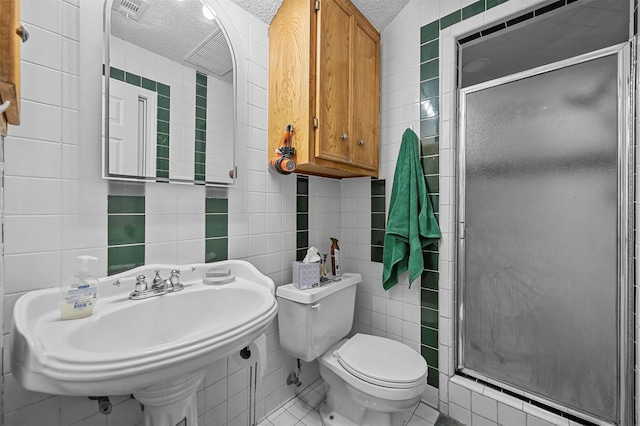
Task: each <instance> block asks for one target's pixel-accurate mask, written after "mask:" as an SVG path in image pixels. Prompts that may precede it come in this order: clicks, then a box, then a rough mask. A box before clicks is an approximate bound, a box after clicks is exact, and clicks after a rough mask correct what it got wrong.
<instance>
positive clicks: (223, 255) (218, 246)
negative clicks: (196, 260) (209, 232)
mask: <svg viewBox="0 0 640 426" xmlns="http://www.w3.org/2000/svg"><path fill="white" fill-rule="evenodd" d="M204 250H205V253H204V261H205V262H206V263H210V262H218V261H220V260H227V259H229V239H228V238H211V239H208V240H204Z"/></svg>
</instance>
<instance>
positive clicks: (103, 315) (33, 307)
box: [11, 260, 277, 396]
mask: <svg viewBox="0 0 640 426" xmlns="http://www.w3.org/2000/svg"><path fill="white" fill-rule="evenodd" d="M191 266H192V267H193V268H194V270H193V271H191V272H185V273H183V274H182V276H181V282H182V284H184V286H185V288H184V290H182V291H179V292H175V293H169V294H165V295H162V296H157V297H151V298H149V299H144V300H130V299H129V298H128V295H129V293H130V292H131V291H132V290H133V283H132V282H131V279H129V277H132V276H136V275H139V274H144V275H145V276H146V277H147V278H149V277H153V275H154V270H156V269H160V271H161V275H162V276H163V277H166V276H168V272H169V271H170V270H171V269H174V268H175V266H172V265H148V266H142V267H139V268H136V269H134V270H131V271H127V272H125V273H122V274H119V275H114V276H111V277H107V278H102V279H100V280H99V281H100V298H99V299H98V303H97V305H96V308H95V310H94V313H93V315H92V316H89V317H86V318H81V319H76V320H66V321H64V320H61V319H60V310H59V308H58V290H57V289H47V290H39V291H34V292H31V293H28V294H26V295H24V296H23V297H21V298H20V299H19V300H18V301H17V303H16V305H15V309H14V316H13V324H12V339H13V345H12V353H11V367H12V372H13V374H14V376H15V377H16V379H17V380H18V382H19V383H20V384H21V385H22V386H23V387H24V388H26V389H28V390H32V391H37V392H46V393H52V394H58V395H80V396H99V395H123V394H130V393H133V394H134V395H135V393H136V392H137V391H144V390H147V389H149V388H154V387H156V388H157V387H158V386H161V385H162V383H164V382H171V381H172V380H176V379H178V380H179V379H180V378H184V377H187V376H189V375H193V374H194V373H198V374H200V372H202V371H203V370H204V369H205V368H206V367H207V366H208V365H209V364H211V363H212V362H214V361H215V360H217V359H220V358H226V357H228V356H230V355H231V354H233V353H235V352H236V351H239V350H240V349H242V348H243V347H245V346H248V345H249V344H250V343H251V342H252V341H254V340H255V339H256V338H257V337H258V336H259V335H260V334H262V333H263V332H264V330H265V329H266V327H267V326H268V325H269V323H271V321H272V320H273V318H274V317H275V315H276V313H277V304H276V299H275V296H274V293H275V286H274V284H273V281H272V280H271V279H269V278H268V277H266V276H264V275H262V274H261V273H260V272H259V271H258V270H257V269H256V268H255V267H254V266H253V265H251V264H250V263H248V262H245V261H240V260H228V261H222V262H216V263H215V264H210V263H209V264H197V265H191ZM212 266H215V267H225V268H230V269H231V270H232V271H233V272H234V273H235V275H236V277H235V280H234V281H232V282H229V283H225V284H218V285H209V284H204V283H203V280H202V277H203V275H204V274H205V273H206V271H207V270H208V269H209V268H211V267H212ZM116 280H121V281H122V283H123V284H122V285H121V286H120V287H115V286H113V285H112V284H113V283H114V282H115V281H116ZM198 380H199V379H198Z"/></svg>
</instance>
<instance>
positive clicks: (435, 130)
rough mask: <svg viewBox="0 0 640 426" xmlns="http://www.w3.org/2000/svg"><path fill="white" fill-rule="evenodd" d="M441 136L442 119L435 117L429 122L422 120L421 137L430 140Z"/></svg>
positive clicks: (428, 120)
mask: <svg viewBox="0 0 640 426" xmlns="http://www.w3.org/2000/svg"><path fill="white" fill-rule="evenodd" d="M439 134H440V117H439V116H438V117H433V118H429V119H427V120H420V137H421V138H428V137H430V136H437V135H439Z"/></svg>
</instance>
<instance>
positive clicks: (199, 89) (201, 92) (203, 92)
mask: <svg viewBox="0 0 640 426" xmlns="http://www.w3.org/2000/svg"><path fill="white" fill-rule="evenodd" d="M196 96H202V97H203V98H205V99H207V86H200V85H197V84H196Z"/></svg>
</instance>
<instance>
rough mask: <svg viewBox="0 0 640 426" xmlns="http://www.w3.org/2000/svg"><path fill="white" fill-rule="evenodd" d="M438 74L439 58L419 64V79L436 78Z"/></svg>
mask: <svg viewBox="0 0 640 426" xmlns="http://www.w3.org/2000/svg"><path fill="white" fill-rule="evenodd" d="M439 75H440V60H439V59H433V60H431V61H429V62H425V63H423V64H420V81H424V80H429V79H432V78H436V77H438V76H439Z"/></svg>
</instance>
